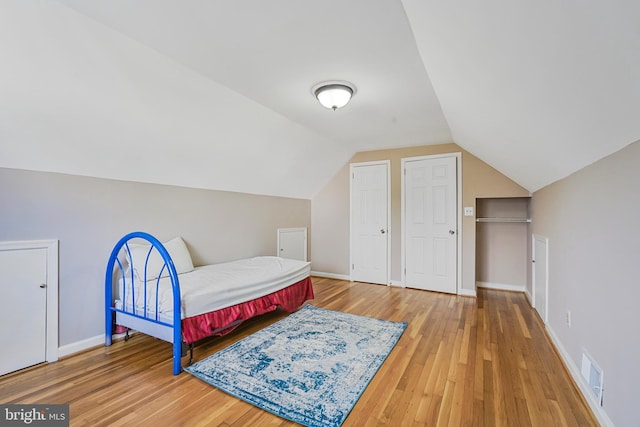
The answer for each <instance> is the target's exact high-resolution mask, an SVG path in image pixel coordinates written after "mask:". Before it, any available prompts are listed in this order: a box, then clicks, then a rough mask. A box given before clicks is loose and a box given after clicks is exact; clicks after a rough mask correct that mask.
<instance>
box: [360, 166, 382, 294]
mask: <svg viewBox="0 0 640 427" xmlns="http://www.w3.org/2000/svg"><path fill="white" fill-rule="evenodd" d="M389 198H390V196H389V162H388V161H385V162H375V163H354V164H352V165H351V279H352V280H354V281H356V282H368V283H379V284H389Z"/></svg>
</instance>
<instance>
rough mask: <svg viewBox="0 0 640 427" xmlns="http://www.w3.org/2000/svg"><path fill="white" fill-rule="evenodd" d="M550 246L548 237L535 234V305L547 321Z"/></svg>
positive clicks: (545, 321)
mask: <svg viewBox="0 0 640 427" xmlns="http://www.w3.org/2000/svg"><path fill="white" fill-rule="evenodd" d="M548 261H549V247H548V239H547V238H546V237H543V236H540V235H536V234H534V235H533V268H532V271H533V280H532V282H533V307H534V308H535V309H536V310H537V311H538V314H539V315H540V318H541V319H542V321H543V322H544V323H545V324H546V323H547V305H548V301H549V300H548V297H547V293H548V290H549V267H548Z"/></svg>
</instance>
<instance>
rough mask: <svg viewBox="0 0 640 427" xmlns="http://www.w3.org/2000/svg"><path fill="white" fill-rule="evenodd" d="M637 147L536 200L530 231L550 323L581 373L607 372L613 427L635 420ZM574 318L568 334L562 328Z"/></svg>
mask: <svg viewBox="0 0 640 427" xmlns="http://www.w3.org/2000/svg"><path fill="white" fill-rule="evenodd" d="M638 165H640V142H636V143H634V144H632V145H630V146H628V147H627V148H625V149H623V150H621V151H619V152H617V153H615V154H613V155H611V156H609V157H607V158H605V159H603V160H600V161H598V162H597V163H595V164H593V165H591V166H589V167H587V168H585V169H583V170H581V171H579V172H577V173H575V174H573V175H571V176H569V177H567V178H565V179H563V180H561V181H559V182H556V183H554V184H552V185H549V186H547V187H545V188H543V189H541V190H539V191H537V192H536V193H534V194H533V199H532V204H531V213H532V218H533V221H532V230H533V232H534V233H537V234H541V235H543V236H546V237H548V238H549V308H548V315H549V323H548V326H547V328H548V330H549V331H550V333H552V334H553V335H555V336H556V337H557V339H558V340H559V342H560V343H561V347H562V348H563V349H564V351H566V353H567V354H568V355H569V357H570V359H571V361H572V362H573V363H574V364H575V366H577V367H578V368H579V367H580V365H581V358H582V352H583V351H587V352H588V353H589V354H590V355H591V356H592V357H593V359H594V360H595V362H596V363H597V364H598V365H599V366H600V368H601V369H602V370H603V372H604V406H603V409H604V410H605V412H606V414H607V415H608V416H609V418H610V419H611V420H612V421H613V422H614V423H615V425H616V426H619V427H622V426H637V425H638V420H640V408H639V407H638V387H639V384H640V364H639V363H638V361H640V333H639V332H638V326H639V325H640V310H639V309H638V301H640V268H639V266H640V246H639V245H640V217H639V213H640V167H638ZM567 310H570V311H571V327H569V326H568V325H567V323H566V321H565V315H566V311H567Z"/></svg>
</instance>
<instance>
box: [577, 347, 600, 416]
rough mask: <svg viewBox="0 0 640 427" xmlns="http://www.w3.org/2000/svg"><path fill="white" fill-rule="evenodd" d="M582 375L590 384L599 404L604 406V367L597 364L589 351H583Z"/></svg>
mask: <svg viewBox="0 0 640 427" xmlns="http://www.w3.org/2000/svg"><path fill="white" fill-rule="evenodd" d="M580 371H581V372H582V376H583V377H584V379H585V380H586V381H587V384H589V388H590V389H591V392H593V395H594V396H595V398H596V400H597V402H598V404H599V405H600V406H602V391H603V388H602V369H600V368H599V367H598V365H596V364H595V363H594V362H593V360H592V359H591V357H589V355H588V354H587V353H584V352H583V353H582V369H581V370H580Z"/></svg>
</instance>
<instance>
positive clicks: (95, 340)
mask: <svg viewBox="0 0 640 427" xmlns="http://www.w3.org/2000/svg"><path fill="white" fill-rule="evenodd" d="M100 344H102V345H104V334H103V335H96V336H95V337H91V338H87V339H85V340H82V341H77V342H74V343H71V344H67V345H63V346H62V347H60V348H58V354H59V356H60V357H64V356H69V355H71V354H74V353H79V352H81V351H84V350H87V349H89V348H91V347H95V346H98V345H100Z"/></svg>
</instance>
